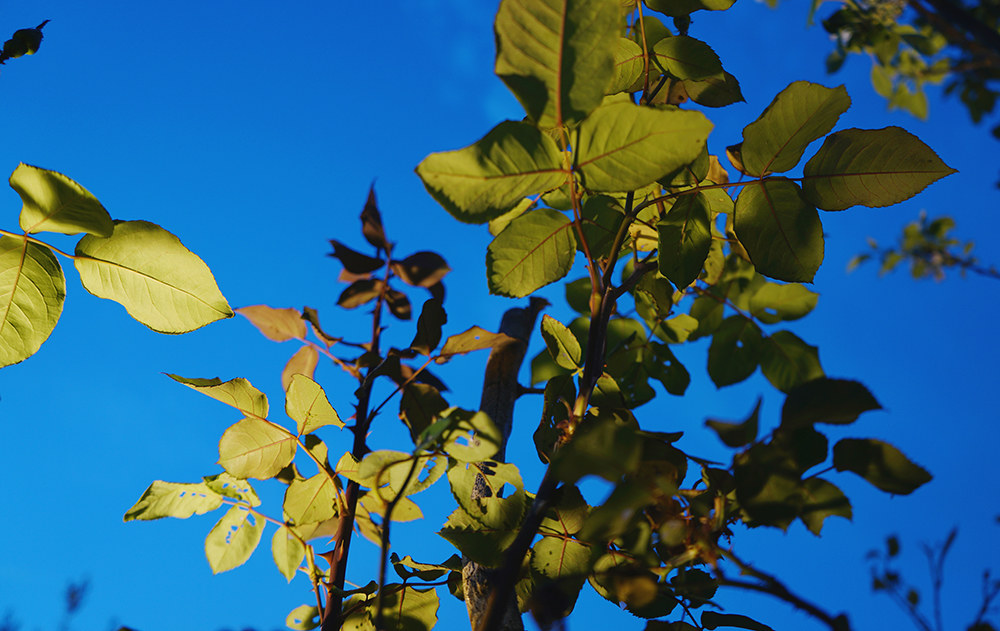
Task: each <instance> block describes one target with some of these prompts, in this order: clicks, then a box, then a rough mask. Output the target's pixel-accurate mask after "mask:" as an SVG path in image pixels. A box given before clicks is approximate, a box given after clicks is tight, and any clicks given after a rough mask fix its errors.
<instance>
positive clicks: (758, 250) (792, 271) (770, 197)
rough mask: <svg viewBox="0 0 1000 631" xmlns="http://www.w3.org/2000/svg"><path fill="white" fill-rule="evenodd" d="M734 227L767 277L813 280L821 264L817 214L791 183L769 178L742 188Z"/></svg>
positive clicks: (755, 265)
mask: <svg viewBox="0 0 1000 631" xmlns="http://www.w3.org/2000/svg"><path fill="white" fill-rule="evenodd" d="M734 227H735V231H736V237H737V238H738V239H739V240H740V243H742V244H743V247H745V248H746V251H747V253H748V254H749V255H750V260H751V261H753V265H754V267H755V268H757V271H758V272H760V273H761V274H763V275H764V276H770V277H771V278H776V279H778V280H784V281H789V282H812V279H813V277H814V276H815V275H816V270H818V269H819V266H820V264H821V263H822V262H823V225H822V223H820V220H819V213H817V212H816V209H815V208H813V207H812V206H811V205H809V204H808V203H807V202H806V201H805V200H803V199H802V196H801V191H800V190H799V187H798V186H797V185H796V184H795V183H794V182H792V181H791V180H786V179H785V178H767V179H766V180H762V181H761V182H753V183H750V184H747V186H744V187H743V190H742V191H740V195H739V197H737V198H736V209H735V218H734Z"/></svg>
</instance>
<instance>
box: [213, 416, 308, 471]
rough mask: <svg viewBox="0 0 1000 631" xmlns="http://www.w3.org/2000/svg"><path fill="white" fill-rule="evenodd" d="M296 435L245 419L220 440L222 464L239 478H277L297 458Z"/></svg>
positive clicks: (271, 425)
mask: <svg viewBox="0 0 1000 631" xmlns="http://www.w3.org/2000/svg"><path fill="white" fill-rule="evenodd" d="M297 445H298V442H297V441H296V440H295V436H293V435H292V434H289V433H288V432H287V431H285V430H283V429H280V428H278V427H277V426H275V425H273V424H271V423H268V422H267V421H264V420H261V419H259V418H253V417H250V418H245V419H243V420H242V421H240V422H239V423H236V424H235V425H233V426H232V427H230V428H229V429H227V430H226V431H225V433H224V434H223V435H222V440H220V441H219V464H221V465H222V466H223V467H224V468H225V470H226V471H227V472H229V473H230V474H232V475H234V476H236V477H237V478H243V479H246V478H257V479H258V480H266V479H268V478H273V477H274V476H275V475H277V474H278V472H279V471H281V470H282V469H284V468H285V467H286V466H288V463H290V462H291V461H292V458H293V457H294V456H295V450H296V447H297Z"/></svg>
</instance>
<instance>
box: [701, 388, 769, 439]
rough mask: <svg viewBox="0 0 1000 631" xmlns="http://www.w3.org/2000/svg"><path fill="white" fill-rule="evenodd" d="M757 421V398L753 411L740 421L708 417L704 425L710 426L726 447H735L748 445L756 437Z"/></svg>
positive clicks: (758, 403) (758, 405)
mask: <svg viewBox="0 0 1000 631" xmlns="http://www.w3.org/2000/svg"><path fill="white" fill-rule="evenodd" d="M759 421H760V399H757V405H756V406H754V409H753V412H751V413H750V416H748V417H747V418H746V419H745V420H743V421H742V422H740V423H730V422H727V421H717V420H714V419H708V420H706V421H705V425H707V426H708V427H710V428H711V429H712V431H714V432H715V433H716V434H717V435H718V436H719V440H721V441H722V442H723V443H725V444H726V446H727V447H733V448H736V447H742V446H744V445H749V444H750V443H752V442H753V441H754V440H756V439H757V428H758V426H759Z"/></svg>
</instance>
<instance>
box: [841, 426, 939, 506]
mask: <svg viewBox="0 0 1000 631" xmlns="http://www.w3.org/2000/svg"><path fill="white" fill-rule="evenodd" d="M833 466H834V467H836V469H837V471H853V472H854V473H857V474H858V475H860V476H861V477H863V478H864V479H865V480H868V482H870V483H871V484H872V485H874V486H875V487H876V488H879V489H881V490H883V491H885V492H886V493H893V494H897V495H909V494H910V493H912V492H913V491H915V490H917V489H918V488H920V487H921V486H923V485H924V484H926V483H927V482H930V481H931V474H930V473H928V472H927V471H926V470H925V469H924V468H923V467H921V466H919V465H916V464H914V463H913V462H911V461H910V459H909V458H907V457H906V456H905V455H903V452H901V451H900V450H898V449H896V448H895V447H893V446H892V445H890V444H889V443H885V442H882V441H881V440H876V439H874V438H866V439H861V438H844V439H842V440H840V441H838V442H837V444H836V445H834V446H833Z"/></svg>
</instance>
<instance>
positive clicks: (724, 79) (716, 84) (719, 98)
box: [683, 72, 745, 107]
mask: <svg viewBox="0 0 1000 631" xmlns="http://www.w3.org/2000/svg"><path fill="white" fill-rule="evenodd" d="M683 85H684V91H685V92H686V93H687V95H688V98H689V99H691V100H692V101H694V102H695V103H697V104H698V105H704V106H705V107H725V106H727V105H732V104H733V103H738V102H740V101H744V100H745V99H744V98H743V91H742V90H740V82H739V81H738V80H737V79H736V77H734V76H733V75H731V74H729V73H728V72H723V73H722V75H721V76H714V77H709V78H707V79H705V80H703V81H684V82H683Z"/></svg>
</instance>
